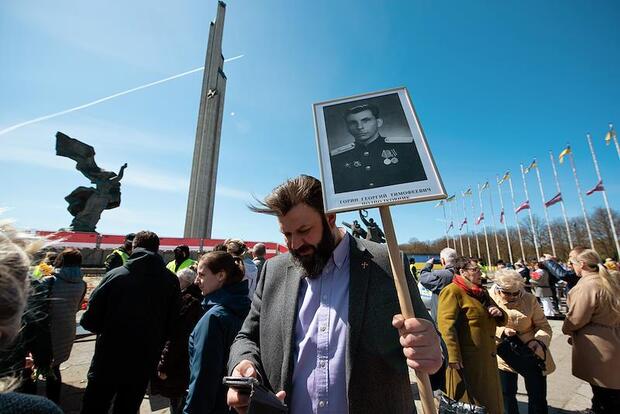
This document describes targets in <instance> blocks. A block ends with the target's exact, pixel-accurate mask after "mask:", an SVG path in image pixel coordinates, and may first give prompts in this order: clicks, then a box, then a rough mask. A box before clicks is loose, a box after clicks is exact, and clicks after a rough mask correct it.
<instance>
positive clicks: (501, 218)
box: [499, 208, 504, 224]
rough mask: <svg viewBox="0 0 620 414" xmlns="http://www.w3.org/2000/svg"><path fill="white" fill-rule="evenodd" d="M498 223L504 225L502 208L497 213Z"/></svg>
mask: <svg viewBox="0 0 620 414" xmlns="http://www.w3.org/2000/svg"><path fill="white" fill-rule="evenodd" d="M499 222H500V223H501V224H504V209H503V208H502V211H500V212H499Z"/></svg>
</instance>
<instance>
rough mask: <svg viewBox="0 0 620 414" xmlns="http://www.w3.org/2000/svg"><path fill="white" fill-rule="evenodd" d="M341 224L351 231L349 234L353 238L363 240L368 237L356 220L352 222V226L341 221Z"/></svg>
mask: <svg viewBox="0 0 620 414" xmlns="http://www.w3.org/2000/svg"><path fill="white" fill-rule="evenodd" d="M342 224H343V225H344V226H346V227H348V228H349V229H351V234H352V235H353V237H357V238H358V239H365V238H366V236H367V235H368V233H366V230H364V229H363V228H362V226H360V223H359V221H357V220H353V224H349V223H347V222H346V221H343V222H342Z"/></svg>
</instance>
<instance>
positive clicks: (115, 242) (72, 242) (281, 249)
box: [36, 231, 288, 258]
mask: <svg viewBox="0 0 620 414" xmlns="http://www.w3.org/2000/svg"><path fill="white" fill-rule="evenodd" d="M36 235H37V236H40V237H47V238H49V239H51V240H55V241H56V244H57V245H58V246H60V247H76V248H81V249H83V248H91V249H113V248H115V247H118V246H121V245H122V244H123V242H124V241H125V236H124V235H121V236H118V235H110V234H98V233H82V232H78V231H57V232H53V231H37V232H36ZM223 242H224V240H223V239H189V238H188V239H186V238H183V237H160V238H159V249H160V250H162V251H170V250H174V248H175V247H176V246H179V245H181V244H186V245H188V246H189V248H190V250H193V251H199V252H202V251H207V252H208V251H210V250H213V248H214V247H215V246H216V245H217V244H219V243H223ZM256 243H261V242H257V241H246V242H245V244H246V246H248V248H250V249H251V248H252V247H253V246H254V245H255V244H256ZM262 243H264V244H265V247H266V248H267V258H270V257H273V256H275V255H277V254H280V253H286V252H287V251H288V249H287V248H286V246H283V245H281V244H278V243H273V242H262Z"/></svg>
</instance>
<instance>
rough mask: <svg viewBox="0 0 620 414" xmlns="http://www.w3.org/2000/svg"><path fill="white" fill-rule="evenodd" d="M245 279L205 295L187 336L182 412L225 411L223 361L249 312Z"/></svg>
mask: <svg viewBox="0 0 620 414" xmlns="http://www.w3.org/2000/svg"><path fill="white" fill-rule="evenodd" d="M248 293H249V288H248V281H247V280H243V281H241V282H239V283H234V284H231V285H225V286H224V287H222V288H221V289H218V290H216V291H215V292H213V293H210V294H209V295H207V296H205V299H204V302H203V306H204V309H205V312H206V313H205V314H204V316H203V317H202V318H201V319H200V321H199V322H198V324H197V325H196V328H194V331H193V332H192V334H191V335H190V338H189V357H190V369H191V374H190V383H189V390H188V394H187V399H186V403H185V410H184V413H187V414H191V413H200V414H211V413H228V412H229V409H228V405H226V392H227V390H228V389H227V387H226V386H224V385H223V384H222V378H224V377H225V376H226V361H227V360H228V354H229V352H230V346H231V345H232V343H233V341H234V339H235V336H237V333H238V332H239V329H241V324H242V323H243V320H244V319H245V317H246V316H247V314H248V312H249V311H250V299H249V298H248Z"/></svg>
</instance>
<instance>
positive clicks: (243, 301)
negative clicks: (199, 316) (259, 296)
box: [203, 280, 251, 318]
mask: <svg viewBox="0 0 620 414" xmlns="http://www.w3.org/2000/svg"><path fill="white" fill-rule="evenodd" d="M249 292H250V289H249V285H248V281H247V280H242V281H241V282H239V283H231V284H230V285H224V286H223V287H221V288H220V289H218V290H216V291H215V292H212V293H209V294H208V295H207V296H205V298H204V301H203V308H204V310H205V311H208V310H209V309H211V308H212V307H213V306H216V305H220V306H223V307H225V308H226V309H228V310H229V311H231V312H232V313H234V314H235V315H237V316H239V317H241V318H245V316H246V315H247V313H248V310H249V309H250V303H251V301H250V298H248V294H249Z"/></svg>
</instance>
